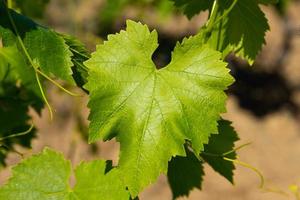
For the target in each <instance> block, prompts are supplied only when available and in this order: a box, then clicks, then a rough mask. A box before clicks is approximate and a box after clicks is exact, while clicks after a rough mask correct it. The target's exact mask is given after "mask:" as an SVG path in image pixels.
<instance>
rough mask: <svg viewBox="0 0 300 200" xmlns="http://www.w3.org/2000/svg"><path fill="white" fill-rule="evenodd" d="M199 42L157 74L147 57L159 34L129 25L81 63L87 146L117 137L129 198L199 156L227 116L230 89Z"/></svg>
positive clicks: (183, 48)
mask: <svg viewBox="0 0 300 200" xmlns="http://www.w3.org/2000/svg"><path fill="white" fill-rule="evenodd" d="M201 39H202V38H201V37H191V38H189V39H185V40H184V41H183V42H182V44H179V43H178V44H177V46H176V47H175V50H174V52H173V54H172V61H171V63H170V64H169V65H168V66H166V67H165V68H162V69H160V70H157V69H156V67H155V65H154V63H153V61H152V59H151V56H152V54H153V52H154V51H155V49H156V48H157V46H158V44H157V33H156V31H152V32H150V31H149V30H148V28H147V26H145V25H142V24H140V23H135V22H133V21H127V30H126V31H121V32H120V33H119V34H116V35H109V36H108V41H106V42H105V43H104V45H99V46H98V47H97V51H96V52H95V53H93V54H92V58H91V59H90V60H88V61H87V62H86V63H85V64H86V66H87V67H88V68H89V78H88V83H87V85H86V86H85V88H86V89H88V90H89V91H90V101H89V104H88V106H89V108H90V109H91V113H90V116H89V119H90V121H91V123H90V137H89V141H90V142H95V141H97V140H98V139H103V140H108V139H111V138H113V137H116V138H117V140H118V141H119V142H120V143H121V150H120V151H121V152H120V160H119V166H118V168H119V170H120V171H121V172H122V179H123V180H124V182H125V184H126V186H128V188H129V191H130V192H131V194H132V195H133V196H136V195H137V194H138V193H139V192H140V191H141V190H142V189H143V188H144V187H146V186H147V185H148V184H150V183H151V182H153V181H154V180H155V179H156V178H157V177H158V176H159V174H160V173H161V172H164V173H166V170H167V165H168V161H169V160H170V159H171V157H172V156H176V155H182V156H183V155H185V151H184V146H183V144H184V143H185V140H190V141H191V143H192V147H193V149H194V151H195V152H196V153H198V154H199V153H200V151H201V150H203V144H205V143H207V142H208V138H209V135H210V133H213V132H217V120H218V119H219V114H220V113H222V112H224V111H225V100H226V95H225V93H224V92H223V90H225V89H226V88H227V86H228V85H230V84H231V83H232V82H233V79H232V77H231V76H230V75H229V73H228V71H229V70H228V69H227V68H226V64H225V63H224V62H222V61H221V57H220V53H218V52H216V51H214V50H211V49H209V48H208V47H207V46H201V45H200V44H201V41H202V40H201Z"/></svg>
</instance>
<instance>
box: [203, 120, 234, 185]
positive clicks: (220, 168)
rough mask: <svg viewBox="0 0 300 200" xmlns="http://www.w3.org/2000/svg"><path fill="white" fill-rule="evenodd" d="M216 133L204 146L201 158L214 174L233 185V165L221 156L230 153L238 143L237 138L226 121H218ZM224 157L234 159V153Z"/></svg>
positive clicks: (229, 123)
mask: <svg viewBox="0 0 300 200" xmlns="http://www.w3.org/2000/svg"><path fill="white" fill-rule="evenodd" d="M218 133H219V134H216V135H212V136H211V137H210V139H209V143H208V144H207V145H205V146H204V153H202V154H201V156H202V157H203V159H204V160H205V161H206V162H207V163H208V164H209V165H210V166H211V167H212V168H213V169H214V170H215V171H216V172H218V173H220V174H221V175H222V176H224V177H225V178H226V179H227V180H228V181H230V182H231V183H233V170H234V169H235V167H234V164H233V163H231V162H228V161H226V160H224V159H223V158H222V154H224V153H226V152H229V151H232V150H233V149H234V142H236V141H238V140H239V138H238V136H237V133H236V132H235V130H234V129H233V127H232V126H231V122H229V121H226V120H220V121H219V126H218ZM209 154H211V155H209ZM214 155H219V156H214ZM226 157H227V158H231V159H235V158H236V153H235V152H232V153H230V154H228V155H226Z"/></svg>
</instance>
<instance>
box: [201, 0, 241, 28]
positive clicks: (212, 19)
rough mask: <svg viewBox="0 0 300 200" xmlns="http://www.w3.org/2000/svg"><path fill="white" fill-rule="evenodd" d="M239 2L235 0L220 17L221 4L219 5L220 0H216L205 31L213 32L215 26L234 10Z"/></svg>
mask: <svg viewBox="0 0 300 200" xmlns="http://www.w3.org/2000/svg"><path fill="white" fill-rule="evenodd" d="M237 2H238V0H233V2H232V4H231V5H230V6H229V8H227V9H226V10H225V11H224V13H223V14H222V15H221V16H220V17H218V12H219V11H220V10H219V8H220V5H219V0H215V1H214V4H213V6H212V9H211V14H210V17H209V19H208V22H207V24H206V28H205V32H206V33H211V32H212V30H213V28H214V27H215V26H216V25H217V24H218V23H219V22H220V21H221V20H222V19H224V18H225V17H226V16H227V15H228V14H229V13H230V12H231V11H232V9H233V8H234V6H235V5H236V3H237Z"/></svg>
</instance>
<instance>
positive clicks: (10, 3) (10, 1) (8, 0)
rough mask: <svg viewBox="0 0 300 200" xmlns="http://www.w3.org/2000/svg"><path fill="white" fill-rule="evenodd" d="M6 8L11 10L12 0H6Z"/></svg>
mask: <svg viewBox="0 0 300 200" xmlns="http://www.w3.org/2000/svg"><path fill="white" fill-rule="evenodd" d="M7 7H8V8H10V9H12V7H13V4H12V0H7Z"/></svg>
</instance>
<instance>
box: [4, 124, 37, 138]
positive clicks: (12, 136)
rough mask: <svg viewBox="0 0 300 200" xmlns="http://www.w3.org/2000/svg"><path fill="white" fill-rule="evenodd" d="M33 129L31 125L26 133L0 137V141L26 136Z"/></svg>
mask: <svg viewBox="0 0 300 200" xmlns="http://www.w3.org/2000/svg"><path fill="white" fill-rule="evenodd" d="M33 128H34V125H33V124H31V126H30V127H29V129H27V130H26V131H23V132H20V133H15V134H11V135H8V136H5V137H2V138H0V141H3V140H6V139H9V138H14V137H19V136H23V135H26V134H28V133H30V132H31V131H32V129H33Z"/></svg>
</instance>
